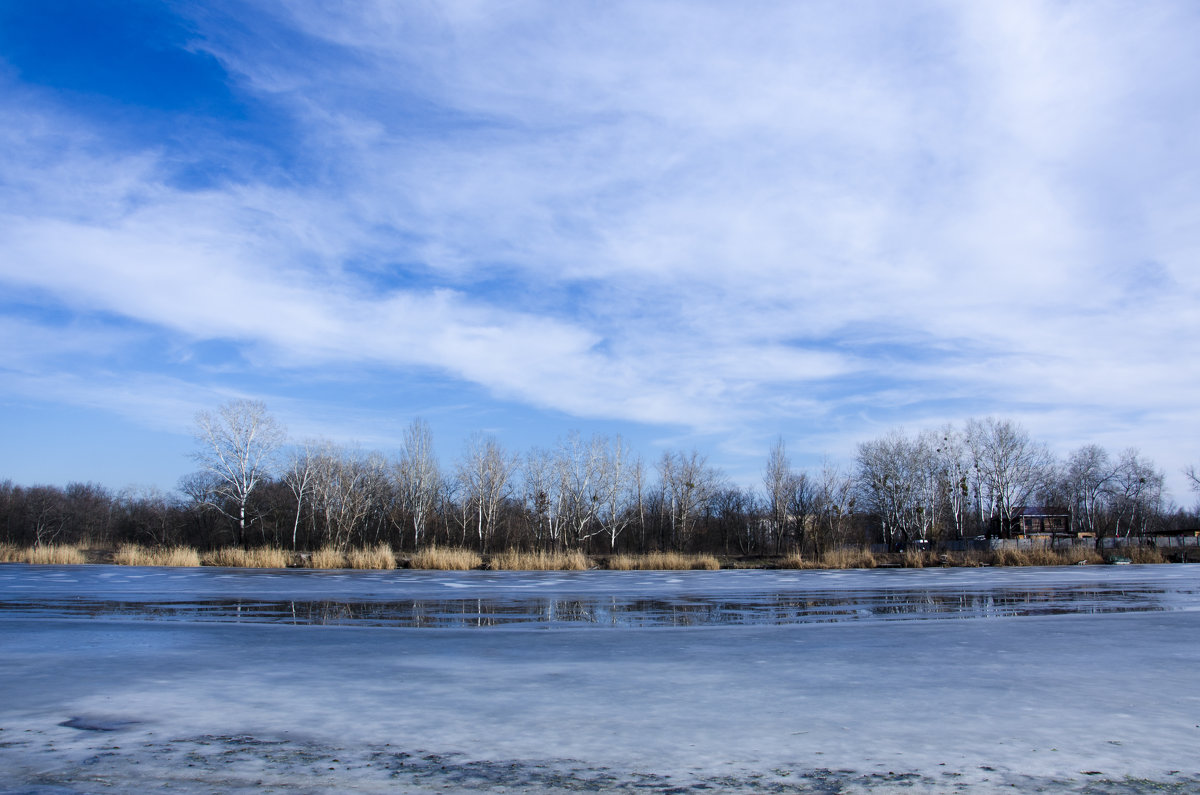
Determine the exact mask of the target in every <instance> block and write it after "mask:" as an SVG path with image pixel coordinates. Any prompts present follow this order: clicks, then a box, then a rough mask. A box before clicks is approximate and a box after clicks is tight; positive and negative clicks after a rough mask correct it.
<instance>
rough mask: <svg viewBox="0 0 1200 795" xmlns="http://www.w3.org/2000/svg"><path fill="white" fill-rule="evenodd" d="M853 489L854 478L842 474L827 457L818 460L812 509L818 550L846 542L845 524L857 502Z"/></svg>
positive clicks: (846, 524) (847, 522)
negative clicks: (819, 466) (818, 469)
mask: <svg viewBox="0 0 1200 795" xmlns="http://www.w3.org/2000/svg"><path fill="white" fill-rule="evenodd" d="M854 490H855V484H854V478H852V477H850V476H849V475H846V474H844V473H843V472H842V471H841V469H839V468H838V467H837V466H836V465H835V464H833V463H832V462H830V461H829V460H828V459H825V460H824V461H823V462H822V463H821V476H820V480H819V481H818V483H817V486H816V500H815V511H814V513H815V517H814V518H815V519H816V521H815V525H816V531H817V532H816V533H815V534H814V539H813V541H814V544H815V546H816V550H817V552H818V554H819V553H820V552H821V551H822V550H823V549H829V548H831V547H838V546H842V545H844V544H845V543H846V540H847V539H846V535H847V533H846V531H847V526H848V524H849V522H850V517H851V516H852V515H853V513H854V507H855V503H856V502H857V500H856V499H855V496H854Z"/></svg>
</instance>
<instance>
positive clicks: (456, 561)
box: [408, 547, 483, 571]
mask: <svg viewBox="0 0 1200 795" xmlns="http://www.w3.org/2000/svg"><path fill="white" fill-rule="evenodd" d="M408 565H409V568H413V569H440V570H442V571H470V570H471V569H478V568H480V567H481V566H483V558H481V557H480V556H479V553H478V552H473V551H471V550H469V549H462V548H458V547H425V548H424V549H422V550H418V551H417V552H414V553H413V556H412V557H411V558H409V561H408Z"/></svg>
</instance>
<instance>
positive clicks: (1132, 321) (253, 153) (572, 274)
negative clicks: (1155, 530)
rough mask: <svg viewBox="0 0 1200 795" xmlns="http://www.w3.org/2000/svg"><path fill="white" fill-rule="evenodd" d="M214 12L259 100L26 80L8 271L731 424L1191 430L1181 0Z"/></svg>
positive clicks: (704, 427)
mask: <svg viewBox="0 0 1200 795" xmlns="http://www.w3.org/2000/svg"><path fill="white" fill-rule="evenodd" d="M182 13H184V14H186V15H187V16H186V17H184V18H183V19H182V20H181V21H178V24H179V25H182V26H183V28H184V29H186V30H188V31H190V34H189V37H188V38H187V40H186V42H185V43H184V44H183V45H182V46H183V47H184V48H185V51H186V52H189V53H191V54H193V55H194V56H196V57H203V58H206V59H209V60H208V61H206V63H209V62H211V63H215V64H219V66H220V68H221V69H223V70H224V75H225V81H226V84H227V86H226V88H227V94H228V97H230V98H231V99H229V100H228V101H229V102H232V103H235V104H236V105H237V107H238V108H240V110H238V111H237V112H236V113H234V112H232V111H230V112H227V113H224V114H215V115H210V117H205V118H204V123H203V124H198V125H197V126H196V130H195V134H194V135H190V136H189V135H186V134H180V133H179V132H178V127H179V126H180V121H179V112H178V111H170V112H169V113H168V116H169V118H171V119H173V120H174V126H173V127H171V129H172V130H173V132H171V133H170V134H169V135H163V134H159V133H156V132H154V130H151V131H149V132H147V133H146V134H145V136H144V137H139V135H138V131H137V128H136V127H129V126H119V125H118V126H117V127H114V126H113V124H112V123H110V122H111V119H110V116H111V115H112V113H111V112H110V111H95V110H94V109H93V110H89V109H88V108H81V107H79V106H78V103H74V102H72V101H71V99H70V98H65V99H64V97H63V96H62V95H59V94H56V93H55V91H54V90H53V87H50V88H49V89H48V88H46V87H39V86H36V85H29V84H26V83H25V82H23V81H22V78H21V75H20V73H19V69H17V68H16V67H14V68H13V69H10V70H9V72H8V73H6V77H5V78H4V79H5V80H6V81H7V85H8V86H9V87H11V88H13V90H14V92H15V93H10V94H9V96H12V97H17V96H18V95H19V100H18V99H11V100H8V101H3V100H0V102H3V103H4V110H5V111H11V113H6V114H5V118H6V119H7V121H5V122H0V137H2V139H3V140H4V141H5V142H6V143H7V144H8V145H10V149H9V151H10V152H12V153H13V154H12V156H10V157H7V158H5V159H4V161H3V162H2V163H0V176H2V177H3V188H2V189H0V214H2V218H0V221H2V223H0V280H2V281H3V283H4V284H5V285H7V286H9V288H13V289H20V290H22V291H28V293H29V294H30V295H33V294H36V295H38V296H42V298H40V299H39V300H41V301H44V302H45V305H46V306H59V307H66V308H67V309H66V311H69V312H72V313H78V314H80V315H87V316H89V317H93V318H103V317H112V318H118V319H121V318H123V319H128V320H130V321H133V322H136V323H138V324H144V325H145V326H146V327H147V328H158V329H162V330H163V332H164V333H165V334H169V335H172V337H173V338H175V339H176V340H177V342H176V344H178V345H183V346H186V345H188V344H191V343H196V344H199V343H202V342H204V341H206V340H224V341H227V342H229V343H231V344H232V345H234V346H236V347H237V348H238V349H239V350H240V351H241V352H242V355H243V356H244V357H245V358H244V362H243V366H245V367H246V368H248V369H247V372H251V371H253V372H255V373H256V374H261V373H263V372H281V373H282V372H287V373H297V372H310V373H312V374H313V376H314V377H317V374H318V373H321V377H330V373H331V372H334V371H336V372H342V373H345V372H348V371H354V370H355V369H356V368H357V370H358V371H359V374H356V375H354V376H353V377H354V378H355V379H360V378H362V377H363V376H361V372H367V371H373V370H374V369H376V368H380V369H381V370H382V371H384V372H386V373H388V374H389V375H388V377H389V378H394V377H401V376H403V377H409V378H411V379H418V380H419V379H424V378H427V377H430V374H438V375H437V376H436V377H439V378H440V377H445V378H449V379H451V381H458V382H461V383H462V384H464V385H470V386H471V387H472V388H478V389H481V390H482V393H481V394H490V395H492V396H494V397H495V398H498V399H500V400H503V401H506V402H507V405H508V406H509V407H510V408H506V409H504V411H510V410H513V409H512V407H515V406H529V407H533V408H536V409H538V410H542V411H549V412H551V413H552V414H553V415H554V416H555V417H557V419H556V420H554V421H555V422H558V423H562V424H564V425H566V424H569V423H572V422H586V421H613V422H621V421H628V422H632V423H640V424H645V425H646V426H647V427H649V428H652V429H658V430H655V431H654V433H658V435H659V436H660V437H667V436H670V437H671V438H675V439H678V438H680V434H682V435H683V437H684V438H691V439H694V440H696V441H697V442H698V443H708V444H713V443H715V442H716V440H718V439H720V438H729V439H737V440H739V441H738V442H737V443H730V445H729V447H730V449H731V450H732V449H735V448H736V449H737V450H742V451H744V450H747V449H749V448H751V447H752V446H753V444H754V443H755V440H758V441H759V442H761V443H762V445H763V447H764V449H765V445H766V444H767V440H769V439H770V438H771V437H773V436H774V435H775V434H776V433H779V432H783V433H785V434H787V435H789V436H793V437H794V438H795V444H797V445H800V446H804V444H805V440H809V441H810V443H811V444H812V445H813V447H814V449H816V447H817V445H820V447H821V449H824V450H832V451H833V452H834V453H835V454H841V455H848V454H849V453H850V452H851V451H852V448H853V443H854V441H857V440H859V439H861V438H862V437H863V434H870V433H874V432H876V431H877V430H878V428H879V427H880V426H882V425H886V424H889V423H906V424H908V425H910V426H913V425H915V424H919V423H921V424H940V423H941V422H943V421H946V420H954V419H961V418H962V417H964V416H967V415H969V414H975V413H995V414H1006V415H1010V416H1019V417H1021V418H1023V419H1025V420H1026V421H1027V422H1028V423H1029V424H1030V426H1031V427H1032V428H1033V429H1034V430H1035V432H1039V433H1041V434H1044V435H1045V436H1047V437H1048V438H1050V439H1051V440H1052V441H1054V442H1055V443H1056V444H1059V445H1062V446H1070V445H1075V444H1079V443H1082V442H1084V441H1088V440H1089V438H1090V437H1089V438H1085V437H1087V434H1088V433H1091V434H1094V435H1100V434H1102V433H1104V434H1108V433H1110V429H1111V428H1113V427H1114V426H1117V425H1121V426H1123V427H1126V428H1127V431H1125V432H1124V433H1123V434H1120V433H1118V434H1110V436H1111V438H1113V439H1114V440H1126V439H1127V440H1128V442H1127V443H1130V444H1136V443H1142V444H1143V445H1144V446H1145V447H1146V449H1147V452H1149V453H1150V454H1152V455H1154V456H1156V457H1157V458H1158V459H1159V460H1160V461H1161V462H1162V463H1164V464H1165V465H1167V466H1169V467H1171V468H1176V469H1177V468H1178V467H1179V466H1181V465H1182V464H1183V463H1184V462H1185V461H1187V460H1188V456H1189V455H1191V451H1188V450H1182V449H1178V446H1177V444H1173V443H1171V442H1170V441H1169V440H1170V439H1171V438H1172V437H1174V438H1176V439H1177V438H1179V436H1180V431H1181V423H1182V427H1183V429H1186V431H1187V432H1192V433H1191V435H1193V436H1194V431H1195V430H1200V428H1197V427H1196V426H1195V420H1193V419H1190V418H1189V415H1188V414H1187V412H1186V411H1185V410H1184V407H1185V406H1186V405H1187V403H1188V401H1189V400H1191V399H1192V396H1194V395H1195V394H1196V392H1197V388H1198V387H1200V381H1198V379H1200V375H1198V374H1196V373H1195V372H1194V368H1190V367H1189V366H1188V364H1187V362H1186V360H1185V359H1183V358H1182V357H1181V355H1180V350H1179V342H1180V340H1181V339H1185V338H1187V337H1190V336H1194V335H1195V332H1196V331H1197V330H1198V328H1200V309H1197V307H1200V302H1198V301H1197V299H1198V298H1200V276H1198V275H1197V271H1196V269H1195V268H1194V267H1192V259H1193V258H1194V256H1193V255H1194V253H1195V251H1196V248H1197V245H1198V244H1200V227H1198V226H1197V223H1196V221H1195V220H1194V219H1195V218H1197V217H1200V206H1198V205H1200V192H1198V191H1197V189H1196V187H1195V185H1196V184H1197V182H1196V180H1195V175H1196V173H1197V169H1198V168H1200V144H1197V143H1196V141H1195V137H1194V135H1192V134H1191V132H1192V131H1194V129H1195V128H1196V122H1197V121H1198V120H1197V118H1196V116H1197V114H1198V113H1200V111H1198V110H1197V109H1196V108H1195V106H1194V103H1191V102H1190V101H1187V100H1188V98H1189V97H1190V96H1192V95H1193V94H1194V92H1195V89H1196V88H1197V84H1198V83H1200V56H1198V55H1197V54H1196V52H1195V47H1194V46H1193V45H1192V43H1193V42H1194V41H1195V38H1196V34H1197V32H1200V30H1198V29H1200V14H1197V13H1196V11H1195V10H1194V9H1192V8H1190V7H1189V6H1188V5H1187V4H1182V3H1174V2H1158V3H1151V4H1150V5H1149V6H1146V7H1145V8H1144V9H1143V10H1142V11H1141V12H1140V13H1139V14H1137V15H1136V18H1132V17H1131V16H1130V15H1129V14H1128V13H1127V10H1124V9H1122V8H1121V7H1120V6H1118V5H1106V4H1096V5H1091V6H1077V5H1071V4H1060V3H1049V2H1047V3H1034V2H1028V3H1026V2H1019V3H1002V4H1001V3H982V4H974V5H971V6H969V7H964V6H957V5H952V4H943V3H919V4H915V5H912V4H909V5H905V6H895V5H893V4H884V3H880V4H868V5H866V6H851V7H847V6H845V5H844V4H808V5H804V6H796V5H794V4H768V5H765V6H763V7H761V8H760V9H759V10H758V12H756V13H755V14H749V15H748V14H738V13H735V12H734V11H732V10H731V9H729V8H726V7H724V6H722V5H720V4H695V3H686V4H676V3H667V2H663V3H651V4H647V3H611V4H604V5H602V6H587V7H583V6H563V5H558V4H527V5H521V4H518V5H515V6H505V7H503V8H501V7H496V6H494V5H490V4H484V5H479V4H472V3H457V4H441V5H418V4H404V5H395V4H391V3H360V4H354V5H351V6H338V7H332V6H327V5H325V4H316V3H314V4H240V3H230V4H218V5H217V6H213V7H210V8H205V9H195V8H184V9H182ZM264 42H266V43H267V46H264ZM272 44H273V45H274V46H271V45H272ZM18 66H19V65H18ZM205 74H208V73H207V72H206V73H205ZM206 79H207V78H206ZM230 107H232V105H231V106H230ZM151 110H153V109H151ZM147 112H151V111H147ZM153 112H154V113H159V111H157V110H153ZM154 129H160V128H154ZM273 131H274V132H277V135H274V136H273V135H272V134H271V133H272V132H273ZM95 322H102V321H101V320H97V321H95ZM42 333H44V334H46V335H53V334H55V333H56V332H55V331H54V330H53V328H52V327H51V326H46V327H45V330H44V331H43V332H42ZM189 341H191V343H190V342H189ZM97 356H98V357H101V358H103V354H101V353H99V352H97ZM231 366H234V365H231ZM156 367H157V365H156V364H155V363H154V362H146V364H145V369H146V371H147V373H153V371H154V370H155V369H156ZM187 377H189V378H196V379H201V378H203V376H202V375H201V374H200V373H192V374H190V375H188V376H187ZM1031 385H1032V386H1031ZM276 388H278V389H280V390H282V389H283V387H282V386H278V387H272V389H276ZM279 397H281V398H282V399H287V396H286V395H285V394H280V395H279ZM296 399H300V398H299V396H297V398H296ZM346 399H347V401H348V402H349V403H353V399H352V398H349V397H348V398H346ZM1072 412H1074V414H1073V416H1075V417H1076V421H1074V422H1069V423H1064V421H1063V416H1064V414H1071V413H1072ZM1088 428H1092V429H1093V430H1091V431H1090V432H1089V431H1088ZM1184 435H1186V433H1185V434H1184ZM1139 439H1143V440H1149V441H1144V442H1139ZM727 465H728V466H729V468H730V469H731V470H733V471H735V472H736V471H745V470H748V469H749V468H751V467H757V466H758V464H757V462H752V461H751V460H750V459H748V458H746V457H745V456H744V455H743V454H742V453H732V452H731V453H730V458H729V462H728V464H727Z"/></svg>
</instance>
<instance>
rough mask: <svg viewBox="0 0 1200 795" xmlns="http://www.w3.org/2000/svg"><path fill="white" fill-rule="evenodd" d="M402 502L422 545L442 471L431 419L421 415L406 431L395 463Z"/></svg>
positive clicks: (417, 542) (417, 543) (415, 538)
mask: <svg viewBox="0 0 1200 795" xmlns="http://www.w3.org/2000/svg"><path fill="white" fill-rule="evenodd" d="M396 483H397V485H398V486H399V491H400V503H401V506H402V508H403V509H404V512H405V513H406V514H407V515H408V517H409V519H410V520H411V521H412V529H413V548H414V549H420V548H421V540H422V539H423V538H424V536H425V532H426V527H427V526H428V524H429V520H430V517H431V516H432V515H433V513H434V511H435V510H436V508H437V501H438V488H439V487H440V486H441V483H442V474H441V472H440V471H439V470H438V464H437V457H436V456H435V455H434V451H433V432H432V431H430V429H429V423H427V422H425V421H424V420H422V419H420V418H418V419H415V420H413V421H412V424H411V425H409V426H408V429H407V430H406V431H405V432H404V450H403V452H402V453H401V456H400V461H399V464H398V465H397V467H396Z"/></svg>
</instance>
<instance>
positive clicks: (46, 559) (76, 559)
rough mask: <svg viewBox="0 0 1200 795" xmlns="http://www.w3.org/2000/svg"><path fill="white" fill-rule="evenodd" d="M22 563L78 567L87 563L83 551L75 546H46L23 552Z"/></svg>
mask: <svg viewBox="0 0 1200 795" xmlns="http://www.w3.org/2000/svg"><path fill="white" fill-rule="evenodd" d="M22 553H23V554H22V555H21V561H22V562H24V563H36V564H39V565H53V566H64V565H69V566H73V565H77V564H80V563H87V559H86V558H85V557H84V555H83V550H82V549H80V548H79V547H77V546H75V545H73V544H44V545H42V546H37V547H29V548H28V549H25V550H22Z"/></svg>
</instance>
